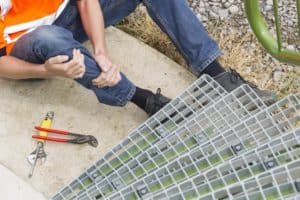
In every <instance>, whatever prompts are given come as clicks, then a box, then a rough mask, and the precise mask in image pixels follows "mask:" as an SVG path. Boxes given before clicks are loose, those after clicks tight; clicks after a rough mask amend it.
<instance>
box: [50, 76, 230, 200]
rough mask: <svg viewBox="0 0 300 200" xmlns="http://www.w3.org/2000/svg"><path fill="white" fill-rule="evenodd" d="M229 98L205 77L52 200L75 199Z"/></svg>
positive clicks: (215, 83) (219, 87)
mask: <svg viewBox="0 0 300 200" xmlns="http://www.w3.org/2000/svg"><path fill="white" fill-rule="evenodd" d="M226 94H227V92H226V91H225V90H224V89H223V88H222V87H221V86H220V85H219V84H218V83H217V82H216V81H214V80H213V79H212V78H211V77H210V76H208V75H202V76H201V77H200V78H199V79H198V80H196V81H195V82H194V83H193V84H192V85H191V86H190V87H188V88H187V89H186V90H185V91H184V92H183V93H182V94H181V95H180V96H179V97H177V98H176V99H174V100H172V101H171V102H170V103H169V104H168V105H166V106H165V107H164V108H163V109H161V110H160V111H159V112H157V113H156V114H155V115H154V116H152V117H151V118H149V119H148V120H147V121H146V122H145V123H143V124H142V125H141V126H139V127H138V128H137V129H136V130H134V131H133V132H131V133H130V134H129V135H128V137H127V138H126V139H125V140H123V142H122V143H121V144H119V145H117V146H115V147H114V148H113V149H112V150H111V151H110V152H108V153H107V154H106V155H105V156H104V158H102V159H100V160H99V161H98V162H97V163H95V164H94V165H93V166H91V167H90V168H89V169H88V170H87V171H86V172H84V173H83V174H82V175H80V176H79V178H77V179H76V180H74V181H73V182H72V183H71V184H70V185H69V186H67V187H66V188H64V189H63V190H62V191H61V192H59V193H58V194H57V195H55V196H54V197H53V199H54V200H60V199H72V198H74V196H76V195H77V194H78V193H80V192H81V191H82V190H84V189H86V188H87V187H89V186H92V185H93V184H94V183H96V182H98V181H100V180H102V179H104V178H105V177H106V176H108V175H109V174H111V173H112V172H113V171H114V170H115V169H118V168H119V167H121V166H123V165H125V164H126V163H127V162H128V161H129V160H130V159H132V158H133V157H135V156H137V155H139V154H140V153H142V152H143V151H145V150H146V149H148V148H149V147H150V146H151V145H153V144H155V143H156V142H158V141H160V140H161V139H162V138H164V137H166V136H167V135H169V134H170V133H171V132H172V131H173V130H175V129H177V127H178V126H180V125H182V124H184V123H185V122H186V121H187V120H189V119H190V118H192V117H193V116H194V115H195V114H196V113H197V112H201V111H202V110H203V109H204V108H205V107H207V106H209V105H211V104H213V103H214V102H215V101H217V100H218V99H220V98H221V97H222V96H224V95H226ZM95 172H96V173H95Z"/></svg>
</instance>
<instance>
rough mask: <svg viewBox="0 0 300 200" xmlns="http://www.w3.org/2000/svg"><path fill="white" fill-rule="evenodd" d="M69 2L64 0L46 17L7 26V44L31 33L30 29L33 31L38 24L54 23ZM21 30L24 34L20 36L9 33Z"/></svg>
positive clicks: (5, 31)
mask: <svg viewBox="0 0 300 200" xmlns="http://www.w3.org/2000/svg"><path fill="white" fill-rule="evenodd" d="M68 2H69V0H64V1H63V2H62V4H61V5H60V6H59V8H58V9H57V11H56V12H55V13H52V14H51V15H47V16H45V17H42V18H40V19H36V20H33V21H30V22H26V23H22V24H18V25H13V26H7V27H5V29H4V32H3V38H4V39H5V41H6V42H7V44H11V43H13V42H15V41H17V40H18V39H19V38H20V37H21V36H23V35H24V34H26V33H29V32H30V31H33V30H34V29H35V28H37V27H38V26H41V25H51V24H53V22H54V21H55V20H56V19H57V18H58V17H59V16H60V14H61V13H62V11H63V10H64V8H65V7H66V6H67V4H68ZM21 31H24V32H23V33H22V34H20V35H19V36H18V37H15V38H10V36H9V34H12V33H17V32H21Z"/></svg>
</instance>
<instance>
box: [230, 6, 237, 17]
mask: <svg viewBox="0 0 300 200" xmlns="http://www.w3.org/2000/svg"><path fill="white" fill-rule="evenodd" d="M229 12H230V13H231V14H233V15H234V14H237V13H238V12H239V7H237V6H236V5H232V6H230V7H229Z"/></svg>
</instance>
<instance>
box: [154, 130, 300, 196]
mask: <svg viewBox="0 0 300 200" xmlns="http://www.w3.org/2000/svg"><path fill="white" fill-rule="evenodd" d="M299 159H300V129H297V130H295V131H292V132H290V133H288V134H285V135H283V136H280V137H279V138H277V139H273V140H272V141H270V142H268V143H266V144H264V145H262V146H261V147H258V148H256V149H255V150H251V151H248V152H247V153H245V154H244V155H241V156H238V157H236V158H235V159H232V160H229V161H228V162H225V163H223V164H221V165H219V166H217V167H215V168H213V169H211V170H209V171H207V172H205V173H203V174H198V175H197V176H195V177H194V178H192V179H189V180H188V181H185V182H183V183H181V184H179V185H177V186H174V187H171V188H169V189H167V190H165V191H163V192H161V193H159V194H155V195H153V197H152V199H163V198H167V199H193V198H196V197H198V198H204V199H227V198H233V197H236V196H234V195H232V194H231V193H230V192H229V191H230V190H228V188H231V187H232V186H234V185H236V184H241V183H243V182H245V181H246V180H249V179H252V178H253V177H255V176H258V175H260V174H263V173H265V172H267V171H269V170H271V169H273V168H276V167H283V166H286V165H290V164H291V163H295V162H299ZM299 168H300V165H299ZM299 189H300V188H299ZM228 192H229V193H228ZM270 195H271V194H269V195H268V196H265V198H262V199H277V198H278V197H276V198H275V196H270Z"/></svg>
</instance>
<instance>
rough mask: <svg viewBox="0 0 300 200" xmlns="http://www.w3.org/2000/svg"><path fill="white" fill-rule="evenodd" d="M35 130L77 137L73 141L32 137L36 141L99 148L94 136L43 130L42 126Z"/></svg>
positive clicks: (39, 136) (49, 129) (38, 136)
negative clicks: (86, 145) (87, 145)
mask: <svg viewBox="0 0 300 200" xmlns="http://www.w3.org/2000/svg"><path fill="white" fill-rule="evenodd" d="M34 128H35V129H36V130H39V131H45V132H49V133H55V134H60V135H70V136H74V137H75V138H72V139H66V138H55V137H48V136H41V135H32V138H35V139H42V140H48V141H53V142H67V143H73V144H83V143H88V144H89V145H91V146H93V147H97V146H98V141H97V139H96V138H95V137H94V136H92V135H82V134H78V133H72V132H68V131H63V130H57V129H51V128H43V127H40V126H35V127H34Z"/></svg>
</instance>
